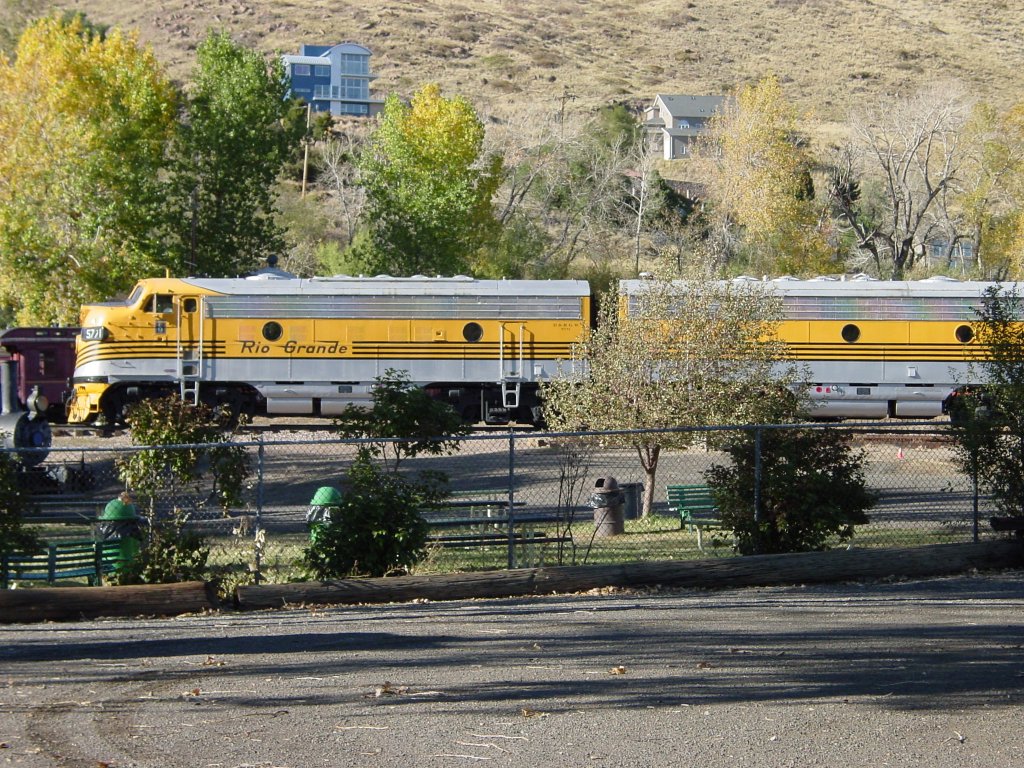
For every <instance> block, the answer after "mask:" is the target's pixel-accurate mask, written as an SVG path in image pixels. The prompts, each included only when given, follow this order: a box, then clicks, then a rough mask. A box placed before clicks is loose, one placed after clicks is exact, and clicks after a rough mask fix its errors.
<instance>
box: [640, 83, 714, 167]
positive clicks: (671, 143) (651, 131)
mask: <svg viewBox="0 0 1024 768" xmlns="http://www.w3.org/2000/svg"><path fill="white" fill-rule="evenodd" d="M725 98H726V97H725V96H673V95H669V94H664V93H659V94H658V95H657V96H655V97H654V103H653V104H651V106H649V107H647V109H645V110H644V127H645V129H646V130H647V133H648V136H649V137H650V139H651V146H652V147H661V150H662V157H664V158H665V159H666V160H678V159H680V158H685V157H687V156H688V155H689V153H690V145H691V144H693V142H694V141H696V139H697V137H698V136H700V134H701V133H703V132H704V131H706V130H707V124H708V120H710V119H711V116H712V115H713V114H715V112H717V111H718V110H719V109H721V107H722V105H723V104H724V103H725Z"/></svg>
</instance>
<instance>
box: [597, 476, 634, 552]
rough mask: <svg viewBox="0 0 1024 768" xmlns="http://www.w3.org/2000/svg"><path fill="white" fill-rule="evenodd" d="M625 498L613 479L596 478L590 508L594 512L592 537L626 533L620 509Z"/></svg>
mask: <svg viewBox="0 0 1024 768" xmlns="http://www.w3.org/2000/svg"><path fill="white" fill-rule="evenodd" d="M624 501H625V497H624V496H623V493H622V490H621V489H620V488H619V484H618V482H617V481H616V480H615V478H614V477H602V478H598V481H597V482H596V483H594V493H593V495H592V496H591V497H590V506H591V507H592V508H593V510H594V536H595V537H601V538H603V537H607V536H618V535H619V534H621V533H625V532H626V525H625V521H624V519H623V516H622V508H623V503H624Z"/></svg>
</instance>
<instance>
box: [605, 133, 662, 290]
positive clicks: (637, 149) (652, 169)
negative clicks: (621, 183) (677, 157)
mask: <svg viewBox="0 0 1024 768" xmlns="http://www.w3.org/2000/svg"><path fill="white" fill-rule="evenodd" d="M616 149H617V150H619V152H620V153H621V162H622V165H623V168H622V173H623V175H624V177H625V179H626V181H627V183H626V185H625V190H624V193H623V195H622V197H621V198H619V200H618V201H617V203H618V207H619V209H620V213H621V214H622V215H623V218H624V219H626V220H628V221H630V222H631V229H632V236H633V237H632V239H633V249H632V250H633V268H634V274H637V275H639V274H640V252H641V250H642V242H643V235H644V232H645V231H646V230H647V227H648V224H649V223H650V221H651V219H652V218H653V217H654V216H655V215H657V213H658V211H659V209H660V208H661V204H662V202H663V201H664V196H663V195H662V191H661V176H660V174H659V173H658V153H657V152H656V151H652V148H651V146H650V142H649V141H648V140H647V137H646V136H644V137H642V138H641V139H640V140H639V141H637V142H635V143H633V144H632V145H620V146H619V147H617V148H616Z"/></svg>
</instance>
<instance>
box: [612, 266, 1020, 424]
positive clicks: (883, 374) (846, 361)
mask: <svg viewBox="0 0 1024 768" xmlns="http://www.w3.org/2000/svg"><path fill="white" fill-rule="evenodd" d="M739 280H741V281H754V279H753V278H739ZM756 282H757V283H758V284H760V285H762V286H763V287H764V290H765V291H766V292H768V293H770V294H774V295H775V296H777V297H779V298H780V299H781V300H782V304H783V320H782V322H781V323H780V325H779V328H778V334H779V337H780V338H781V339H782V341H784V342H785V344H786V349H787V356H788V357H789V358H790V359H792V360H795V361H797V363H798V364H799V366H800V370H801V372H802V373H803V374H804V378H805V382H806V384H805V386H806V387H807V388H808V389H807V394H808V396H809V399H810V401H811V403H812V405H813V406H814V407H813V409H812V411H811V412H810V414H809V415H811V416H812V417H813V418H825V419H832V418H835V419H849V418H852V419H857V418H863V419H878V418H885V417H894V418H932V417H935V416H939V415H941V414H942V413H943V410H944V408H945V406H946V404H947V403H948V401H949V398H950V397H951V396H952V395H953V393H954V392H955V391H957V390H958V388H960V387H963V386H965V385H979V384H984V382H981V381H973V380H972V376H973V377H977V376H978V374H979V371H978V370H977V368H978V367H977V366H974V367H972V366H971V362H972V361H978V360H982V359H983V358H984V357H985V350H984V349H982V348H981V347H980V345H979V344H978V343H977V340H976V338H975V332H974V327H973V325H974V323H976V322H977V321H978V314H977V312H976V308H978V307H980V306H981V304H982V299H983V297H984V295H985V291H986V290H987V289H988V288H989V287H990V286H992V285H993V284H992V283H985V282H966V281H959V280H953V279H950V278H942V277H934V278H929V279H926V280H913V281H882V280H873V279H870V278H854V279H846V280H838V279H831V278H817V279H814V280H797V279H794V278H779V279H775V280H763V281H762V280H757V281H756ZM643 285H644V281H624V282H623V284H622V291H623V293H624V294H625V295H626V296H627V297H628V296H629V295H630V294H632V293H635V292H639V291H643ZM1004 287H1006V288H1009V287H1012V286H1011V285H1010V284H1005V285H1004Z"/></svg>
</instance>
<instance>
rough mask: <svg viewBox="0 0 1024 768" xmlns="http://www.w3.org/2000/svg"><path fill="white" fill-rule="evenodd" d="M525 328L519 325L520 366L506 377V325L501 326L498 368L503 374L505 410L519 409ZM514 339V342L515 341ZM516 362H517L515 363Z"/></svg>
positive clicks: (502, 388) (503, 403)
mask: <svg viewBox="0 0 1024 768" xmlns="http://www.w3.org/2000/svg"><path fill="white" fill-rule="evenodd" d="M524 335H525V334H524V326H523V325H522V324H520V325H519V355H518V363H519V366H518V368H516V369H513V370H511V371H509V374H510V375H508V376H506V375H505V324H504V323H502V324H501V340H500V341H499V342H498V368H499V373H500V374H501V402H502V405H503V406H504V407H505V408H518V407H519V390H520V388H521V387H522V383H523V375H522V372H523V336H524ZM514 340H515V339H514V337H513V341H514ZM513 362H515V361H513Z"/></svg>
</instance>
